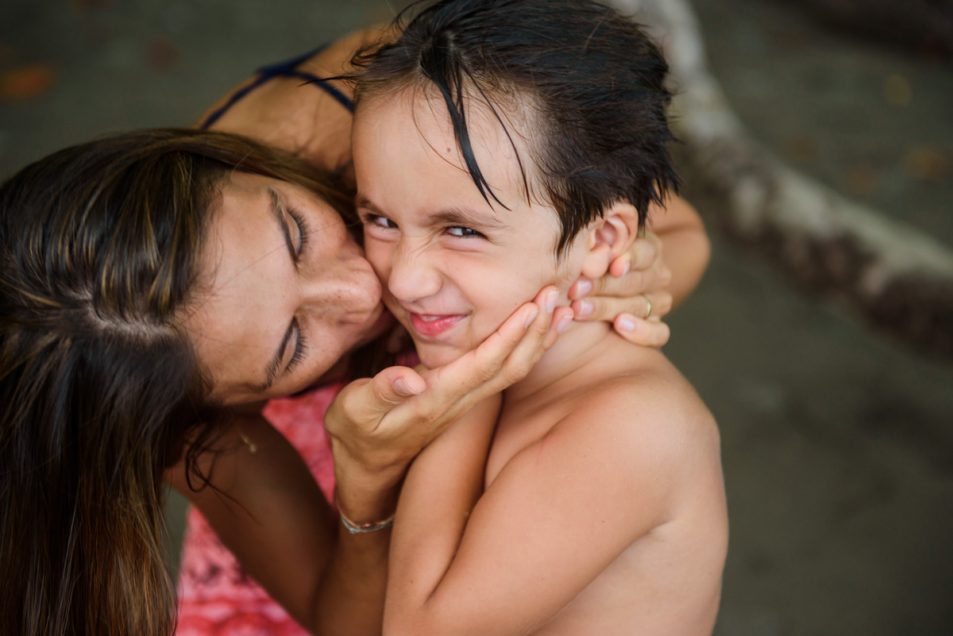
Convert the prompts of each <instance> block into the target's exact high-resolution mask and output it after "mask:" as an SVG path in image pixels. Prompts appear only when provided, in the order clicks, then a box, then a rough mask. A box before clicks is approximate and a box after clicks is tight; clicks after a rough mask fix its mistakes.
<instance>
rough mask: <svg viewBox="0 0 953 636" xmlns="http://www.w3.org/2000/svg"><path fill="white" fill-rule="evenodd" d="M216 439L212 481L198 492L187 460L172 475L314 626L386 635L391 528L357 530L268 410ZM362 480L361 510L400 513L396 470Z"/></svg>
mask: <svg viewBox="0 0 953 636" xmlns="http://www.w3.org/2000/svg"><path fill="white" fill-rule="evenodd" d="M216 446H217V448H219V449H220V450H219V451H218V452H217V453H209V454H207V455H205V456H203V457H202V458H201V464H202V465H201V466H200V468H201V469H202V470H203V472H205V473H206V474H209V475H210V477H211V484H212V486H208V487H205V488H203V489H200V490H198V491H193V490H192V489H190V488H189V486H188V484H187V482H186V475H185V467H184V464H179V465H178V466H176V467H175V468H174V469H172V470H170V471H169V474H168V478H169V481H170V482H171V483H172V485H173V486H174V487H175V488H176V489H177V490H178V491H179V492H181V493H182V494H183V495H184V496H186V497H188V498H189V500H190V501H191V502H192V503H193V504H194V505H195V506H197V507H198V509H199V510H200V511H201V512H202V514H203V515H204V516H205V518H206V519H207V520H208V521H209V523H210V524H211V526H212V528H214V530H215V532H216V534H217V535H218V536H219V538H220V539H221V540H222V543H224V544H225V545H226V546H228V548H229V549H230V550H231V551H232V552H233V553H234V554H235V556H236V557H237V558H238V560H239V562H240V563H241V564H242V567H243V569H245V570H246V571H247V572H249V573H250V574H251V575H252V576H253V577H254V578H255V579H256V580H257V581H258V582H259V583H260V584H261V585H262V586H263V587H264V588H265V589H266V590H268V592H269V593H270V594H271V595H272V597H274V598H275V600H276V601H278V602H279V603H280V604H281V605H282V606H283V607H285V609H286V610H287V611H288V613H289V614H291V615H292V616H293V617H294V618H295V620H297V621H298V622H299V623H300V624H301V625H303V626H305V627H306V628H308V629H309V630H312V631H316V632H318V633H323V634H343V633H348V634H377V633H379V632H380V612H381V599H382V598H383V596H382V595H383V590H384V583H385V576H386V562H387V552H388V543H389V540H390V532H389V531H383V532H376V533H370V534H362V535H350V534H348V533H347V532H346V531H345V530H344V529H343V527H342V526H341V525H340V524H339V523H338V517H337V514H336V513H335V512H334V510H333V509H332V508H331V506H330V505H329V504H328V502H327V501H326V500H325V498H324V495H323V494H322V493H321V491H320V489H319V488H318V486H317V484H316V483H315V481H314V479H313V477H312V476H311V473H310V472H309V471H308V468H307V466H306V465H305V463H304V461H303V460H302V458H301V456H300V455H299V454H298V452H297V451H296V450H295V449H294V448H293V447H292V446H291V444H289V443H288V441H287V440H286V439H285V438H284V436H282V435H281V434H280V433H279V432H278V431H276V430H275V429H274V428H273V427H272V426H271V425H270V424H269V423H268V422H266V421H265V420H264V418H262V417H261V416H258V415H236V416H235V417H234V418H232V419H231V420H230V422H229V424H228V430H227V431H226V433H225V434H224V436H223V438H222V439H221V440H219V442H218V443H217V444H216ZM355 481H359V482H361V484H360V487H357V486H356V485H351V484H346V485H345V486H344V488H345V489H346V490H347V491H348V495H349V498H350V499H351V500H352V501H355V502H360V504H361V505H360V507H359V509H358V510H356V511H355V512H354V513H352V514H355V515H357V514H360V515H366V517H365V518H369V519H374V518H378V519H379V518H384V517H386V516H388V515H390V514H391V513H392V512H393V510H394V505H395V501H396V496H397V487H396V484H395V483H393V479H392V478H391V477H389V476H381V477H380V478H377V479H374V475H373V474H371V473H368V474H367V475H365V476H364V478H363V480H355ZM360 490H364V491H366V492H360Z"/></svg>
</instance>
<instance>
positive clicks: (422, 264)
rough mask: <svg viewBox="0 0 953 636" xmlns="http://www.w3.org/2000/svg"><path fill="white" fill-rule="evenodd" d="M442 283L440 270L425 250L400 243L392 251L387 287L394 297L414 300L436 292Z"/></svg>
mask: <svg viewBox="0 0 953 636" xmlns="http://www.w3.org/2000/svg"><path fill="white" fill-rule="evenodd" d="M441 285H442V276H441V274H440V271H439V270H438V269H437V268H436V267H434V265H433V263H432V262H431V259H430V257H429V255H428V254H427V250H425V249H416V250H415V249H413V248H412V246H409V245H405V244H401V245H400V246H399V247H398V248H397V250H396V251H395V253H394V261H393V264H392V266H391V270H390V276H389V277H388V279H387V287H388V289H389V290H390V293H391V294H393V296H394V298H396V299H398V300H400V301H403V302H414V301H416V300H420V299H422V298H426V297H428V296H432V295H434V294H436V293H437V292H438V291H439V290H440V286H441Z"/></svg>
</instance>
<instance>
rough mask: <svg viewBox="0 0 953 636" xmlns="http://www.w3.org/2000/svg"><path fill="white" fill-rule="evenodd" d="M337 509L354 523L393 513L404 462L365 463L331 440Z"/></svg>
mask: <svg viewBox="0 0 953 636" xmlns="http://www.w3.org/2000/svg"><path fill="white" fill-rule="evenodd" d="M331 447H332V451H333V453H334V475H335V483H336V486H335V495H334V501H335V504H336V505H337V507H338V510H339V511H340V512H341V513H342V514H343V515H345V516H346V517H347V518H348V519H349V520H350V521H352V522H353V523H354V524H355V525H363V524H368V523H377V522H380V521H382V520H384V519H386V518H388V517H390V516H391V515H393V514H394V510H396V508H397V497H398V496H399V495H400V485H401V483H402V482H403V478H404V475H405V474H406V472H407V463H406V462H405V463H395V464H388V465H385V466H374V467H369V466H368V465H366V464H365V463H363V462H361V461H358V460H356V459H354V458H353V457H351V456H350V454H349V453H347V452H346V451H345V450H344V449H343V447H342V446H341V445H337V444H335V443H334V441H333V440H332V444H331Z"/></svg>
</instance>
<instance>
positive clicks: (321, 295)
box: [300, 256, 381, 318]
mask: <svg viewBox="0 0 953 636" xmlns="http://www.w3.org/2000/svg"><path fill="white" fill-rule="evenodd" d="M300 293H301V300H302V303H303V305H305V306H306V307H307V308H309V309H311V310H313V311H320V312H321V313H325V314H327V313H332V314H335V315H339V317H341V318H344V317H345V316H347V315H354V316H355V317H357V316H358V315H363V314H367V313H370V312H372V311H375V310H376V309H377V306H378V304H379V303H380V298H381V284H380V281H378V280H377V276H376V275H375V274H374V270H373V269H372V268H371V264H370V263H368V262H367V260H366V259H364V258H363V257H362V256H358V257H350V256H347V257H340V258H337V259H334V260H331V261H330V262H327V261H326V262H324V263H322V267H321V268H320V270H319V271H309V272H307V274H306V275H304V276H302V277H301V289H300Z"/></svg>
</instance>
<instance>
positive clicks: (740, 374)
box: [0, 0, 953, 636]
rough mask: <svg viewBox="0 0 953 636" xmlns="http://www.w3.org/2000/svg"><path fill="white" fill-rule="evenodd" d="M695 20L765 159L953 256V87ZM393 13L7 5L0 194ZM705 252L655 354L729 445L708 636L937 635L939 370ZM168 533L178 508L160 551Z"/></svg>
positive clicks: (244, 1)
mask: <svg viewBox="0 0 953 636" xmlns="http://www.w3.org/2000/svg"><path fill="white" fill-rule="evenodd" d="M693 1H694V3H695V5H696V8H697V10H698V12H699V15H700V17H701V18H702V24H703V28H704V31H705V35H706V37H707V45H708V49H709V53H710V62H711V64H712V66H713V68H714V70H715V72H716V74H717V75H718V76H719V78H720V80H721V81H722V82H723V84H724V86H725V88H726V89H727V91H728V94H729V98H730V99H731V102H732V103H733V105H734V106H735V108H736V109H737V110H738V112H739V113H740V114H741V115H742V117H743V118H744V119H745V121H746V122H747V124H748V125H749V126H750V128H751V130H752V131H753V132H754V133H755V135H756V136H757V137H759V138H760V139H762V140H763V141H764V142H765V143H767V144H769V145H770V146H771V147H772V148H773V149H774V150H775V151H776V152H778V153H779V154H781V155H782V156H784V157H785V158H787V159H788V160H789V161H790V162H791V163H793V164H794V165H796V166H797V167H799V168H801V169H803V170H805V171H807V172H809V173H811V174H813V175H815V176H817V177H818V178H820V179H822V180H823V181H825V182H826V183H829V184H831V185H833V186H835V187H836V188H838V189H840V190H841V191H842V192H844V193H846V194H848V195H850V196H852V197H855V198H857V199H860V200H862V201H864V202H867V203H869V204H871V205H873V206H874V207H877V208H879V209H881V210H883V211H884V212H885V213H888V214H891V215H895V216H897V217H900V218H903V219H905V220H907V221H908V222H910V223H914V224H916V225H917V226H919V227H921V228H922V229H923V230H924V231H927V232H929V233H930V234H932V235H934V236H935V237H937V238H939V239H941V240H943V241H946V242H948V243H953V217H951V210H950V204H951V201H953V116H951V115H950V114H951V113H953V68H951V67H950V65H948V64H947V65H943V64H940V63H938V62H928V61H924V60H921V59H918V58H915V57H912V56H909V55H907V54H904V53H901V52H898V51H896V50H893V49H889V48H885V47H882V46H879V45H876V44H872V43H869V42H865V41H860V40H856V39H853V38H850V37H847V36H844V35H842V34H838V33H834V32H831V31H829V30H826V29H824V28H822V27H820V26H818V25H816V24H815V23H813V22H810V21H808V20H807V19H805V18H803V17H802V16H801V15H800V14H799V13H797V12H795V11H794V10H793V9H791V8H789V7H788V6H786V5H784V4H780V3H775V2H771V1H770V0H762V1H760V2H758V1H755V0H747V1H745V0H693ZM788 4H796V3H788ZM392 13H393V9H392V7H391V6H390V4H389V3H388V2H385V1H384V0H362V1H349V2H346V3H345V2H315V1H312V2H292V1H289V0H284V1H282V0H276V1H273V2H269V3H264V2H252V1H250V0H229V1H227V2H226V1H224V0H206V1H204V2H192V1H187V0H135V1H129V2H120V1H119V0H73V1H72V2H68V1H66V0H58V1H53V0H7V1H6V2H4V3H3V5H2V6H0V175H2V176H8V175H10V174H11V173H12V172H13V171H14V170H15V169H17V168H18V167H20V166H22V165H23V164H25V163H26V162H28V161H30V160H32V159H35V158H38V157H40V156H42V155H44V154H46V153H48V152H50V151H52V150H55V149H57V148H59V147H61V146H63V145H66V144H69V143H73V142H78V141H82V140H85V139H88V138H90V137H92V136H95V135H99V134H102V133H104V132H107V131H116V130H123V129H127V128H132V127H141V126H159V125H179V124H188V123H189V122H191V121H192V120H193V119H194V118H195V117H196V116H197V115H198V114H199V113H200V112H201V111H202V110H203V109H204V107H206V106H207V105H208V104H209V103H211V102H212V101H213V100H214V99H216V98H217V97H219V96H220V95H221V94H222V93H223V92H224V91H226V90H227V89H228V88H229V87H230V86H231V85H232V84H234V83H236V82H238V81H240V80H241V79H243V78H244V77H245V76H246V75H247V74H248V72H249V71H251V70H253V69H254V68H256V67H257V66H260V65H262V64H264V63H268V62H272V61H277V60H280V59H282V58H284V57H288V56H291V55H293V54H296V53H298V52H301V51H304V50H308V49H310V48H312V47H313V46H315V45H316V44H319V43H321V42H324V41H327V40H329V39H333V38H334V37H336V36H338V35H340V34H343V33H345V32H347V31H349V30H352V29H354V28H357V27H360V26H362V25H364V24H366V23H368V22H370V21H380V20H386V19H387V18H388V17H389V16H390V15H392ZM689 176H690V175H689ZM687 193H688V195H689V197H691V195H692V189H691V184H690V183H689V184H688V189H687ZM693 201H694V202H695V204H696V205H697V206H698V207H699V209H700V210H701V211H702V212H703V213H704V214H705V215H707V216H709V217H713V216H715V215H717V214H718V210H717V209H711V207H710V206H708V207H706V202H705V201H704V200H703V199H698V198H695V199H693ZM713 240H714V244H715V252H714V258H713V261H712V265H711V269H710V272H709V274H708V277H707V279H706V280H705V282H704V283H703V285H702V287H701V288H700V289H699V291H698V292H697V293H696V295H695V296H694V297H693V298H692V299H691V300H690V301H689V302H688V304H686V306H685V307H683V308H682V309H680V310H679V311H678V313H677V314H676V315H675V316H674V317H673V318H672V321H671V322H672V326H673V327H674V333H675V335H674V339H673V341H672V343H671V344H670V346H669V347H668V348H667V351H668V353H669V354H670V356H671V357H672V359H673V360H675V361H676V363H677V364H678V365H679V366H680V368H681V369H682V370H683V371H684V372H685V373H686V375H687V376H688V377H689V378H690V379H691V380H692V382H694V384H695V386H696V387H697V388H698V390H699V392H700V393H701V395H702V396H703V397H704V399H705V401H706V402H707V403H708V404H709V405H710V406H711V408H712V410H713V411H714V413H715V415H716V416H717V418H718V420H719V422H720V424H721V427H722V431H723V447H724V464H725V474H726V481H727V488H728V494H729V501H730V507H731V524H732V541H731V553H730V556H729V561H728V568H727V572H726V580H725V592H724V603H723V609H722V613H721V618H720V622H719V626H718V630H717V633H718V634H720V635H723V636H747V635H752V636H760V635H765V636H772V635H820V634H832V635H833V634H836V635H847V634H851V635H853V634H856V635H864V636H874V635H880V634H883V635H888V634H916V635H923V636H928V635H934V634H935V635H937V636H939V635H944V636H945V635H949V634H951V633H953V602H951V599H953V548H951V546H950V542H951V538H953V362H951V361H942V360H932V359H929V357H928V356H924V355H922V354H914V353H911V352H910V351H908V350H907V349H905V348H904V347H902V346H900V345H897V344H895V343H894V342H892V341H891V340H889V339H888V338H885V337H884V336H883V335H880V334H876V333H872V332H871V331H870V330H868V329H867V328H866V327H864V326H863V324H862V321H860V320H858V319H857V318H856V317H855V316H852V315H849V314H846V313H844V312H843V311H841V310H840V309H839V308H838V307H837V306H834V305H831V304H830V303H827V302H822V301H819V300H817V299H815V298H813V297H810V296H807V295H804V294H802V293H801V292H799V291H797V290H796V289H794V288H793V287H792V286H791V284H790V283H789V282H788V280H787V279H785V278H784V277H783V276H781V275H779V274H778V273H776V271H775V270H774V269H773V267H772V266H771V264H770V263H769V262H768V261H766V260H765V259H764V258H763V257H759V256H753V255H752V254H750V253H748V252H746V251H744V250H741V249H739V248H737V247H735V246H733V245H731V244H730V243H729V242H728V241H727V240H726V239H724V238H723V237H721V236H719V235H718V234H717V233H716V234H715V235H714V236H713ZM181 518H182V507H181V505H180V502H178V501H174V502H173V505H171V506H170V515H169V523H170V527H171V528H172V531H173V535H174V536H173V539H172V540H171V541H170V546H174V545H175V541H176V537H177V532H178V529H179V527H180V525H181ZM170 554H173V557H172V561H174V548H170Z"/></svg>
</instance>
